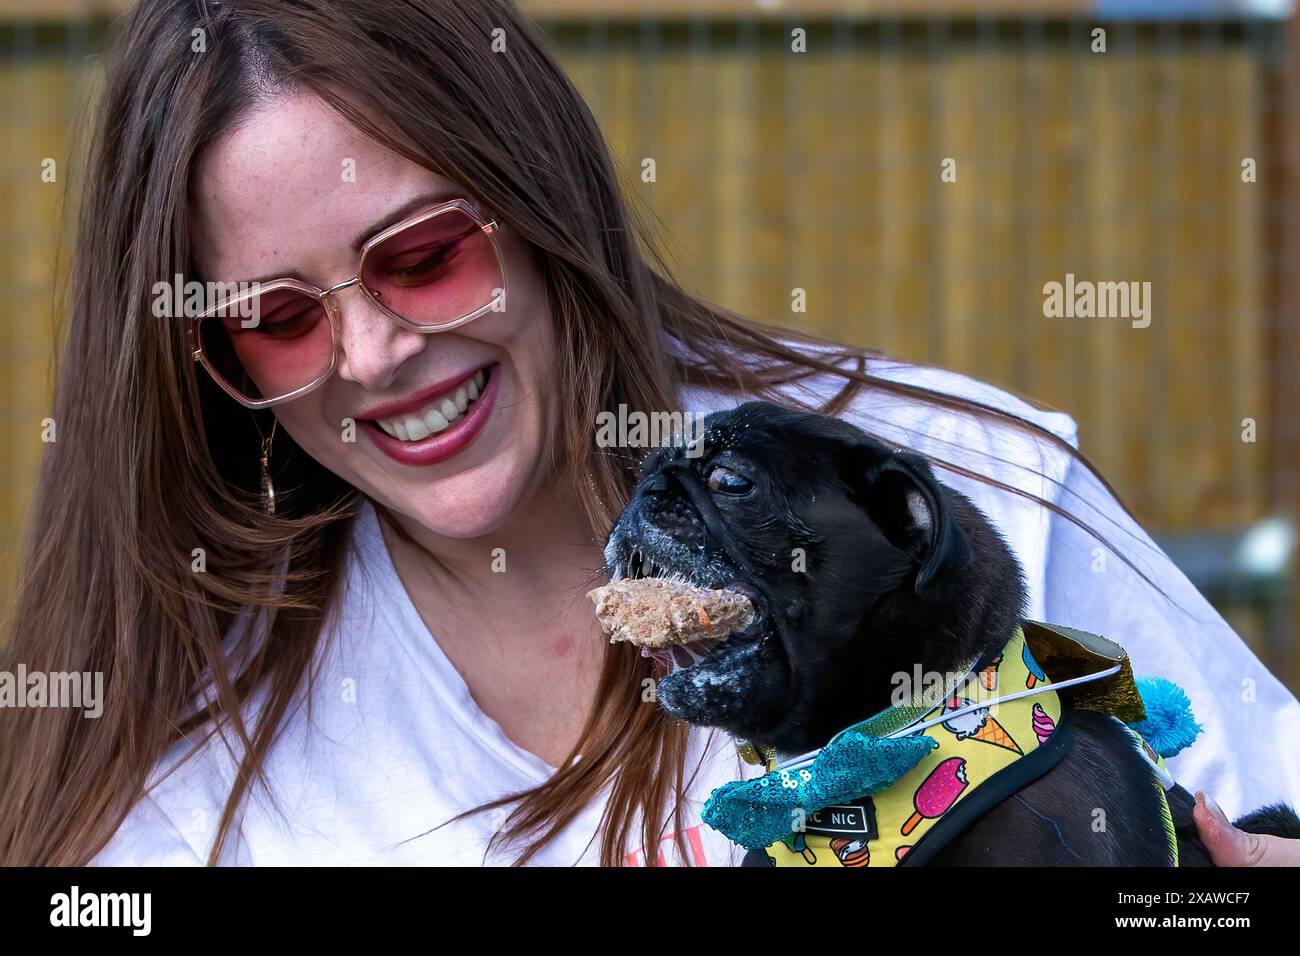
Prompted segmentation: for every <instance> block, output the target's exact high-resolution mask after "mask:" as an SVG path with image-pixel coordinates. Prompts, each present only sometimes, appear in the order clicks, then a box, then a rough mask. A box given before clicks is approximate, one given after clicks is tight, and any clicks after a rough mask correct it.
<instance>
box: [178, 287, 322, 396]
mask: <svg viewBox="0 0 1300 956" xmlns="http://www.w3.org/2000/svg"><path fill="white" fill-rule="evenodd" d="M226 313H227V314H225V315H222V316H217V317H213V318H206V319H203V320H202V321H200V322H199V343H200V345H201V347H202V349H203V354H204V357H205V358H206V359H207V361H208V364H209V365H210V366H211V367H212V369H213V371H215V372H216V373H217V375H219V376H220V377H221V378H223V379H225V381H226V383H227V384H228V385H230V386H231V387H232V388H234V389H235V390H236V391H237V392H239V393H240V394H241V395H243V396H244V397H245V398H249V399H252V400H254V401H264V400H269V399H274V398H280V397H282V396H284V395H288V394H289V393H291V392H294V391H297V390H298V389H300V388H302V387H303V386H305V385H309V384H311V383H312V382H313V381H315V380H316V379H317V378H319V377H320V376H321V375H323V374H324V373H325V372H326V371H328V369H329V366H330V360H331V358H332V357H333V339H332V337H331V336H332V333H331V330H330V323H329V318H328V316H327V315H326V314H325V306H324V305H323V304H322V303H321V302H320V300H319V299H317V298H315V297H314V296H310V295H307V294H306V293H304V292H299V291H297V290H295V289H274V290H272V291H269V292H263V293H261V294H260V295H257V296H254V297H253V298H251V299H246V300H244V301H243V302H241V303H239V304H237V305H235V306H232V307H230V308H228V309H227V310H226Z"/></svg>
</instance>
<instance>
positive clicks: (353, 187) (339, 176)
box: [189, 93, 457, 285]
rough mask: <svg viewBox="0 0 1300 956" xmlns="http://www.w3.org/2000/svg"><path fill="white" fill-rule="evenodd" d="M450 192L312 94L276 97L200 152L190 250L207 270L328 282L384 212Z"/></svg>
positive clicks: (349, 262)
mask: <svg viewBox="0 0 1300 956" xmlns="http://www.w3.org/2000/svg"><path fill="white" fill-rule="evenodd" d="M454 193H457V190H456V189H455V186H454V184H452V183H451V182H449V181H448V180H446V179H444V178H442V177H440V176H438V175H437V174H436V173H433V172H431V171H429V170H427V169H425V168H424V167H422V166H419V165H417V164H415V163H413V162H411V161H410V160H408V159H406V158H405V157H403V156H401V155H399V154H398V153H395V152H393V151H392V150H390V149H388V148H387V147H385V146H383V145H381V144H379V143H376V142H374V141H373V140H371V139H369V138H367V137H366V136H365V135H364V134H362V133H361V132H360V131H359V130H357V129H356V128H355V127H353V126H351V125H350V124H349V123H348V122H347V121H346V120H345V119H344V118H343V117H341V116H340V115H338V114H337V113H336V112H334V111H333V110H332V109H330V108H329V107H328V106H327V105H326V104H325V103H324V102H323V101H322V100H320V99H319V98H318V97H316V96H313V95H311V94H307V93H292V94H286V95H283V96H277V97H274V98H271V99H269V100H265V101H263V102H260V103H259V104H258V105H257V106H256V107H255V108H253V109H251V110H250V111H249V112H248V113H247V114H246V115H245V116H244V117H242V118H241V119H240V121H239V122H237V123H236V124H235V125H234V126H232V127H231V129H229V130H228V131H227V132H225V133H223V134H222V135H221V136H219V137H217V139H216V140H215V141H214V142H213V144H212V145H211V146H209V147H208V148H207V149H206V150H205V151H204V153H203V154H202V156H201V157H200V158H199V162H198V164H197V167H196V170H195V176H194V181H193V182H192V183H191V190H190V207H189V208H190V223H191V241H192V243H193V251H194V257H195V260H196V262H197V264H198V266H199V268H200V270H201V271H202V272H203V273H204V274H205V275H207V276H210V277H212V278H219V279H222V280H228V281H235V280H250V279H255V278H267V277H270V276H272V275H296V276H299V277H301V278H304V279H306V280H307V281H309V282H315V283H317V284H325V285H329V284H332V283H333V282H334V281H337V280H338V278H339V277H340V274H341V272H347V271H348V270H350V269H351V268H352V266H354V265H355V261H356V252H355V248H354V240H355V239H356V238H357V237H358V236H361V237H364V236H365V235H366V234H367V232H368V230H371V229H373V228H374V227H375V226H376V224H379V223H383V222H385V221H386V220H387V218H388V217H389V214H390V212H392V211H393V210H398V209H401V208H403V207H404V206H409V205H410V204H411V203H412V202H413V201H415V200H417V199H418V198H419V197H420V196H422V195H429V196H433V195H442V194H446V195H451V194H454ZM350 274H351V273H350V272H348V275H350ZM341 277H342V278H347V275H343V276H341Z"/></svg>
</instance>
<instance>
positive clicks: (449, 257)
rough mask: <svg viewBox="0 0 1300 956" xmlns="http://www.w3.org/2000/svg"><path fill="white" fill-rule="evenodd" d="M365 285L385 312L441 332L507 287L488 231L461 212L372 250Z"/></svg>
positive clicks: (405, 231) (424, 224)
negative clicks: (442, 327)
mask: <svg viewBox="0 0 1300 956" xmlns="http://www.w3.org/2000/svg"><path fill="white" fill-rule="evenodd" d="M361 281H362V282H363V283H365V286H366V289H367V290H368V291H369V292H370V294H371V295H373V296H374V297H375V298H376V299H377V300H378V301H379V302H380V304H382V305H383V306H384V307H385V308H387V309H388V310H389V311H390V312H393V313H395V314H397V315H399V316H401V317H402V318H403V319H405V320H406V321H407V322H410V323H411V324H412V325H415V326H418V327H421V328H428V329H436V328H438V327H440V326H445V325H449V324H451V323H454V322H455V321H456V320H458V319H461V318H463V317H465V316H467V315H472V314H473V313H475V312H477V311H479V310H480V309H482V308H483V307H484V306H486V305H489V304H491V303H492V302H493V301H494V300H495V299H496V297H497V295H498V294H499V291H500V286H501V284H502V278H501V267H500V263H498V261H497V256H496V250H495V249H494V248H493V246H492V241H491V240H490V239H489V238H488V235H487V233H486V232H484V231H483V227H482V226H480V225H479V224H478V223H477V222H475V221H474V219H472V218H471V217H470V216H468V215H466V214H465V213H464V212H462V211H460V210H458V209H450V210H448V211H447V212H443V213H439V214H438V215H436V216H433V217H431V218H429V219H426V220H424V221H423V222H420V223H416V224H415V225H413V226H408V227H407V228H406V229H403V230H402V231H401V232H398V233H396V234H394V235H392V236H389V237H388V238H387V239H385V240H383V241H382V242H380V243H377V244H376V245H374V246H372V247H371V248H370V249H368V250H367V251H366V255H365V261H364V262H363V264H362V269H361Z"/></svg>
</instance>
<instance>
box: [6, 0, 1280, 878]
mask: <svg viewBox="0 0 1300 956" xmlns="http://www.w3.org/2000/svg"><path fill="white" fill-rule="evenodd" d="M200 47H201V49H199V48H200ZM84 210H85V211H84V213H83V218H82V225H81V234H80V240H79V247H78V250H77V261H76V266H75V276H74V285H73V298H72V326H71V329H70V334H69V339H68V345H67V352H66V359H65V363H64V366H63V368H62V370H61V374H60V376H59V382H58V389H57V396H56V408H55V419H56V421H57V423H58V428H59V432H58V434H59V440H58V442H57V443H55V444H54V445H52V446H51V447H50V452H49V454H48V455H47V458H46V461H45V463H44V470H43V474H42V477H41V482H40V491H39V494H38V500H37V502H36V505H35V515H34V518H35V520H34V521H33V527H34V529H36V534H35V537H34V539H33V544H32V547H31V553H30V559H29V566H28V574H27V576H26V579H25V582H24V585H23V589H22V593H21V596H20V599H19V601H18V604H17V611H16V614H15V618H14V619H15V621H16V622H17V626H16V627H15V628H14V631H13V635H12V640H13V645H12V648H13V655H14V660H18V661H23V662H25V664H26V666H27V668H28V670H29V671H31V670H38V669H44V670H94V671H102V672H103V673H104V675H105V690H106V699H105V702H104V705H103V706H104V712H103V716H102V717H101V718H100V719H98V720H97V721H88V720H83V719H80V718H79V715H76V714H74V713H71V712H64V711H58V710H53V709H51V710H46V711H23V712H13V713H11V714H9V715H7V716H8V721H9V723H8V726H7V727H6V729H5V732H4V733H3V734H2V735H0V739H2V740H3V744H0V746H2V747H3V751H2V752H0V772H2V776H0V779H2V780H3V787H4V790H3V792H2V794H0V857H2V858H3V861H4V862H7V863H83V862H86V861H89V860H94V861H96V862H99V863H136V862H139V863H146V862H148V863H178V864H179V863H190V864H196V863H250V862H251V863H258V864H266V863H292V862H297V863H347V862H355V863H367V862H447V863H479V862H485V861H486V862H518V863H522V862H534V863H552V864H564V865H567V864H572V863H574V862H584V863H602V864H606V865H621V864H626V863H632V864H643V863H651V864H653V863H658V862H669V863H676V862H681V863H687V864H694V865H701V864H707V865H719V864H727V863H730V862H734V861H735V859H736V857H735V855H734V851H733V848H731V847H730V846H729V845H728V844H727V843H726V842H725V841H724V840H722V839H721V838H720V837H719V836H718V835H716V834H714V833H713V832H712V831H710V830H708V828H706V827H703V826H702V825H701V824H700V821H699V809H700V806H701V803H702V801H703V799H704V798H706V797H707V795H708V793H709V792H710V791H711V790H712V789H713V788H714V787H716V786H718V785H719V784H720V783H722V782H723V781H725V780H728V779H733V778H734V777H735V776H736V775H738V774H740V773H742V772H743V768H742V766H741V764H740V762H739V760H738V758H737V756H736V752H735V749H734V747H732V746H731V745H730V743H729V742H728V741H727V740H726V739H724V738H722V737H721V735H707V734H703V733H701V732H698V731H692V732H689V733H688V732H687V731H686V729H685V728H683V727H682V726H680V725H676V724H674V723H673V722H671V721H669V720H667V719H665V717H664V715H663V714H662V713H661V712H660V711H659V710H658V708H656V707H655V706H654V705H653V704H652V703H647V702H645V700H644V699H643V693H642V689H643V682H644V681H645V680H646V679H647V678H652V677H653V676H654V672H653V671H652V670H651V667H652V666H653V665H652V663H651V662H650V661H648V660H647V659H644V658H641V657H638V656H636V655H635V653H632V652H630V651H629V649H628V648H626V647H625V646H623V645H619V646H609V645H607V644H605V642H604V641H603V640H602V638H601V636H600V634H599V631H598V628H597V627H596V625H595V623H594V621H593V619H592V615H591V610H590V606H589V604H588V602H587V601H586V599H585V597H584V593H585V592H586V590H588V589H589V588H590V587H592V586H594V585H595V584H596V583H599V582H600V581H601V580H602V571H601V565H602V561H601V557H600V545H601V543H602V540H603V534H604V532H605V530H606V529H607V528H608V527H609V524H610V522H611V519H612V517H613V516H614V515H615V514H616V513H617V511H618V508H619V507H620V505H621V503H622V502H623V501H624V500H625V499H626V495H627V493H628V491H629V488H630V485H631V481H632V470H633V468H634V466H635V462H636V459H637V456H638V454H639V450H638V449H600V448H597V447H596V443H595V441H594V440H593V438H594V435H595V422H596V416H597V415H598V413H600V412H601V411H605V410H617V409H618V408H619V407H620V406H624V407H625V408H626V409H627V410H630V411H638V410H656V409H664V410H678V409H680V410H684V411H707V410H710V409H712V408H718V407H723V406H725V405H729V404H735V403H738V402H740V401H742V400H745V399H746V398H749V397H753V396H763V397H768V398H772V399H777V400H782V401H786V402H796V403H802V404H804V405H806V406H808V407H812V408H816V409H818V410H820V411H824V412H826V413H829V414H845V415H849V416H851V417H852V418H853V420H854V421H855V422H857V423H858V424H860V425H862V426H863V427H864V428H866V429H868V430H869V431H872V432H873V433H875V434H877V435H880V436H882V437H884V438H886V439H887V440H890V441H893V442H895V443H896V444H900V445H907V446H908V447H912V448H916V449H918V450H920V451H922V452H924V453H926V454H929V455H931V456H933V457H935V458H936V459H937V460H938V461H939V462H940V463H941V464H942V465H944V466H946V470H945V472H944V475H945V477H946V478H949V479H950V480H951V481H952V482H953V484H954V485H956V486H957V487H959V488H960V489H961V490H963V491H965V492H966V493H968V494H970V495H972V496H973V497H974V498H975V500H976V501H977V503H979V504H980V505H981V507H983V508H984V509H985V511H986V512H988V514H989V515H990V517H991V518H992V519H993V520H994V521H995V522H996V523H997V524H998V525H999V527H1000V528H1001V529H1002V530H1003V531H1004V533H1005V534H1006V535H1007V536H1008V538H1009V540H1010V541H1011V542H1012V544H1013V545H1014V547H1015V548H1016V550H1017V553H1018V554H1019V556H1020V558H1021V560H1022V561H1023V562H1024V564H1025V567H1026V573H1027V575H1028V579H1029V581H1030V586H1031V591H1032V593H1033V605H1032V608H1031V610H1032V613H1033V616H1035V617H1041V618H1045V619H1048V620H1052V621H1056V622H1059V623H1065V624H1073V625H1076V626H1079V627H1084V628H1087V629H1089V630H1093V631H1100V632H1104V633H1108V634H1110V635H1111V636H1113V637H1116V638H1118V639H1120V640H1122V641H1123V642H1125V643H1126V644H1127V645H1128V646H1129V648H1130V651H1131V653H1132V656H1133V658H1134V661H1135V665H1136V666H1137V669H1138V670H1139V671H1154V672H1159V673H1162V674H1165V675H1166V676H1169V677H1171V678H1172V679H1174V680H1177V681H1179V682H1180V683H1182V684H1183V685H1184V686H1186V687H1187V689H1188V691H1189V693H1190V694H1191V695H1192V697H1193V700H1194V703H1195V705H1196V707H1197V710H1198V716H1199V717H1200V718H1201V722H1202V723H1203V724H1204V725H1205V726H1206V728H1207V729H1206V734H1205V738H1204V739H1203V740H1202V741H1201V742H1200V743H1198V745H1197V746H1196V747H1194V748H1192V751H1189V753H1188V755H1187V756H1186V757H1183V758H1180V760H1181V763H1179V764H1177V765H1176V768H1177V769H1178V770H1179V771H1180V773H1182V774H1183V777H1184V782H1188V783H1191V784H1193V785H1196V786H1202V787H1206V788H1208V789H1212V791H1213V792H1214V793H1215V794H1216V796H1217V798H1218V799H1219V800H1220V802H1222V803H1224V804H1225V805H1227V806H1229V807H1230V808H1237V809H1241V808H1244V806H1245V805H1246V804H1252V805H1253V804H1256V803H1260V802H1263V800H1264V799H1266V798H1268V797H1272V796H1282V795H1285V794H1287V793H1290V794H1292V795H1294V793H1295V792H1296V791H1297V790H1300V764H1298V763H1297V761H1296V758H1295V756H1294V755H1293V754H1292V755H1290V756H1288V757H1285V758H1284V755H1283V752H1282V750H1281V748H1272V747H1268V746H1267V741H1266V740H1265V739H1264V730H1265V729H1269V730H1270V731H1271V732H1274V733H1278V734H1282V733H1283V732H1284V731H1285V730H1287V729H1290V730H1291V731H1300V708H1298V707H1297V704H1296V702H1295V700H1294V699H1293V698H1291V696H1290V695H1289V694H1288V693H1287V692H1286V691H1285V690H1284V689H1283V688H1282V687H1281V686H1280V685H1279V684H1278V683H1277V682H1276V681H1275V680H1274V679H1273V678H1272V677H1270V676H1269V675H1268V674H1267V672H1266V671H1265V670H1264V669H1263V668H1262V667H1261V666H1260V665H1259V663H1258V662H1257V661H1256V660H1255V659H1254V657H1253V656H1252V655H1251V654H1250V653H1249V651H1247V650H1246V648H1245V647H1244V646H1243V645H1242V643H1241V641H1240V640H1239V639H1238V638H1237V637H1236V636H1235V635H1234V634H1233V633H1232V632H1231V631H1230V630H1229V629H1228V628H1227V627H1226V625H1225V624H1224V623H1223V621H1222V619H1221V618H1219V617H1218V615H1217V614H1215V613H1214V612H1213V611H1212V610H1211V609H1210V608H1209V606H1208V605H1207V604H1206V603H1205V602H1204V600H1203V599H1202V598H1201V597H1200V596H1199V595H1197V594H1196V593H1195V591H1194V590H1193V589H1192V588H1191V586H1190V585H1189V584H1188V583H1187V581H1186V579H1185V578H1183V577H1182V576H1181V575H1180V574H1179V573H1178V572H1177V571H1176V570H1175V569H1174V568H1173V567H1172V566H1171V565H1170V564H1169V562H1168V560H1167V559H1166V558H1165V557H1164V556H1163V555H1161V554H1160V553H1159V551H1158V550H1157V549H1155V547H1154V546H1153V545H1152V544H1151V543H1150V541H1149V539H1148V538H1146V536H1145V535H1143V534H1142V532H1141V531H1140V529H1138V528H1137V527H1136V526H1135V525H1134V524H1133V523H1132V521H1131V519H1130V518H1129V517H1128V516H1127V515H1126V514H1125V513H1124V511H1123V509H1122V508H1121V507H1120V506H1119V505H1118V503H1117V502H1116V501H1115V500H1114V498H1113V497H1112V496H1111V494H1110V493H1109V491H1108V489H1107V488H1106V487H1105V485H1104V483H1102V482H1100V481H1099V480H1098V479H1097V478H1096V477H1095V475H1094V474H1093V473H1092V472H1091V470H1090V468H1089V466H1088V465H1087V464H1086V463H1085V462H1084V461H1083V460H1082V459H1081V458H1080V457H1079V456H1078V455H1077V453H1076V452H1075V451H1074V449H1073V445H1074V443H1075V434H1074V426H1073V422H1072V421H1071V420H1070V419H1069V418H1068V417H1067V416H1065V415H1062V414H1059V413H1048V412H1043V411H1040V410H1037V409H1034V408H1031V407H1030V406H1028V405H1026V404H1025V403H1023V402H1020V401H1018V400H1016V399H1013V398H1012V397H1010V396H1008V395H1006V394H1005V393H1002V392H1000V391H998V390H996V389H993V388H991V387H988V386H984V385H981V384H979V383H976V382H972V381H970V380H969V379H965V378H962V377H960V376H957V375H955V374H952V373H946V372H942V371H939V370H933V369H925V368H918V367H914V366H908V365H903V364H899V363H891V362H888V361H885V360H884V359H882V358H880V357H879V356H876V355H874V354H872V355H859V354H857V353H855V352H853V351H852V350H848V349H843V348H839V347H836V346H833V345H828V344H821V343H816V342H813V341H812V340H807V339H804V338H802V337H798V336H795V335H793V334H784V333H783V334H781V335H780V336H776V335H774V334H773V333H772V332H770V331H768V330H765V329H764V328H762V327H761V326H758V325H756V324H752V323H750V322H748V321H746V320H744V319H742V318H740V317H738V316H735V315H732V314H730V313H727V312H725V311H723V310H721V309H719V308H716V307H714V306H712V305H709V304H707V303H705V302H702V301H699V300H698V299H696V298H694V297H692V296H690V295H689V294H687V293H685V292H684V291H682V290H681V289H680V288H679V287H678V286H676V285H675V284H674V283H673V282H672V281H671V280H670V279H669V278H667V277H666V274H667V273H666V270H665V269H664V268H663V266H662V263H659V268H658V270H656V269H653V268H652V267H651V264H650V262H649V261H647V258H646V257H645V255H644V254H643V253H642V252H641V247H639V246H638V240H640V241H641V242H642V243H644V244H645V246H646V247H647V248H649V249H651V252H650V253H649V255H650V257H651V259H656V260H657V257H656V255H655V253H654V252H653V246H651V245H650V244H649V242H648V241H647V240H646V237H645V236H644V235H643V234H642V233H641V231H640V230H639V228H638V227H636V225H635V224H634V222H633V220H632V219H631V217H630V216H629V213H628V212H627V210H626V209H625V208H624V205H623V202H622V200H621V198H620V196H619V194H618V190H617V187H616V175H615V172H614V169H613V167H612V165H611V162H610V158H609V155H608V153H607V151H606V149H605V146H604V144H603V142H602V140H601V137H600V134H599V132H598V130H597V128H596V126H595V124H594V122H593V120H592V118H591V116H590V114H589V112H588V110H587V109H586V107H585V106H584V104H583V103H582V101H581V100H580V98H579V96H578V95H577V93H576V92H575V91H574V89H573V88H572V86H571V85H570V84H569V82H568V81H567V79H565V77H564V76H563V75H562V74H561V72H560V71H559V69H558V68H557V66H556V65H555V64H554V62H553V61H552V60H551V58H550V57H549V56H548V55H547V53H546V52H544V50H543V49H542V46H541V43H540V40H539V38H538V34H537V33H536V32H535V30H534V29H533V28H532V27H531V26H530V25H529V24H528V23H526V22H525V21H523V20H522V19H521V18H520V16H519V15H518V13H517V12H516V11H515V10H514V8H513V7H512V6H510V5H509V4H507V3H505V2H500V0H492V2H483V0H476V2H473V3H470V2H453V0H408V2H399V0H389V2H378V3H377V2H375V0H313V2H312V3H310V4H284V3H281V2H279V0H222V2H220V3H217V2H215V0H214V2H208V3H206V4H204V3H195V2H194V0H146V2H143V3H141V4H139V5H138V7H137V8H136V9H135V11H134V12H133V13H132V14H131V15H130V16H129V17H128V18H127V19H126V22H125V24H124V26H123V30H122V35H121V36H120V37H118V39H117V41H116V43H115V46H114V52H113V54H112V57H111V60H110V64H109V70H108V79H107V84H106V87H105V89H104V92H103V97H102V100H101V103H100V117H99V121H98V128H97V131H96V133H95V139H94V142H93V147H92V154H91V157H90V176H89V183H88V190H87V194H86V196H85V200H84ZM178 274H179V275H181V276H183V277H184V278H185V279H186V280H187V281H189V280H197V281H199V282H218V283H227V282H230V283H235V282H252V281H254V280H256V281H258V282H259V285H257V286H255V287H253V286H249V287H240V288H244V289H246V290H255V291H253V292H251V293H250V294H249V295H248V296H247V297H246V298H241V299H239V300H238V304H239V305H240V306H252V305H256V308H255V309H250V312H251V313H252V314H251V317H249V316H247V315H243V314H238V315H232V314H230V311H229V310H225V311H224V312H221V310H217V311H218V312H221V314H209V312H211V311H212V310H211V304H210V303H209V307H208V310H206V311H204V312H203V313H202V317H200V318H198V320H197V321H192V320H193V319H195V316H194V315H193V314H190V315H184V316H178V317H174V318H157V317H155V315H154V313H155V312H157V311H159V310H157V309H151V308H150V307H149V304H150V303H153V302H154V292H153V290H154V288H155V284H156V283H158V282H159V281H160V280H164V281H170V280H171V278H172V277H173V276H175V275H178ZM164 301H165V297H164ZM228 304H229V303H228ZM162 311H164V312H165V311H167V310H166V309H164V310H162ZM1090 530H1091V532H1095V533H1096V534H1097V535H1099V536H1100V539H1102V540H1104V541H1105V542H1107V543H1108V544H1109V545H1110V546H1111V547H1113V548H1114V549H1115V552H1117V553H1118V554H1122V555H1123V560H1121V559H1120V558H1118V557H1116V554H1115V553H1112V552H1111V551H1108V550H1107V549H1106V547H1104V546H1103V545H1102V544H1100V543H1099V539H1098V538H1097V537H1094V536H1093V535H1092V534H1091V533H1090ZM1244 680H1250V681H1252V682H1253V684H1254V694H1255V696H1254V698H1253V701H1252V703H1251V704H1249V705H1246V704H1238V703H1237V697H1238V696H1239V694H1240V691H1239V687H1240V684H1241V682H1242V681H1244ZM1266 753H1267V754H1268V755H1269V756H1268V760H1271V761H1272V763H1271V765H1267V766H1266V765H1265V758H1264V754H1266ZM1279 761H1281V763H1279ZM1273 791H1276V792H1273Z"/></svg>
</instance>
